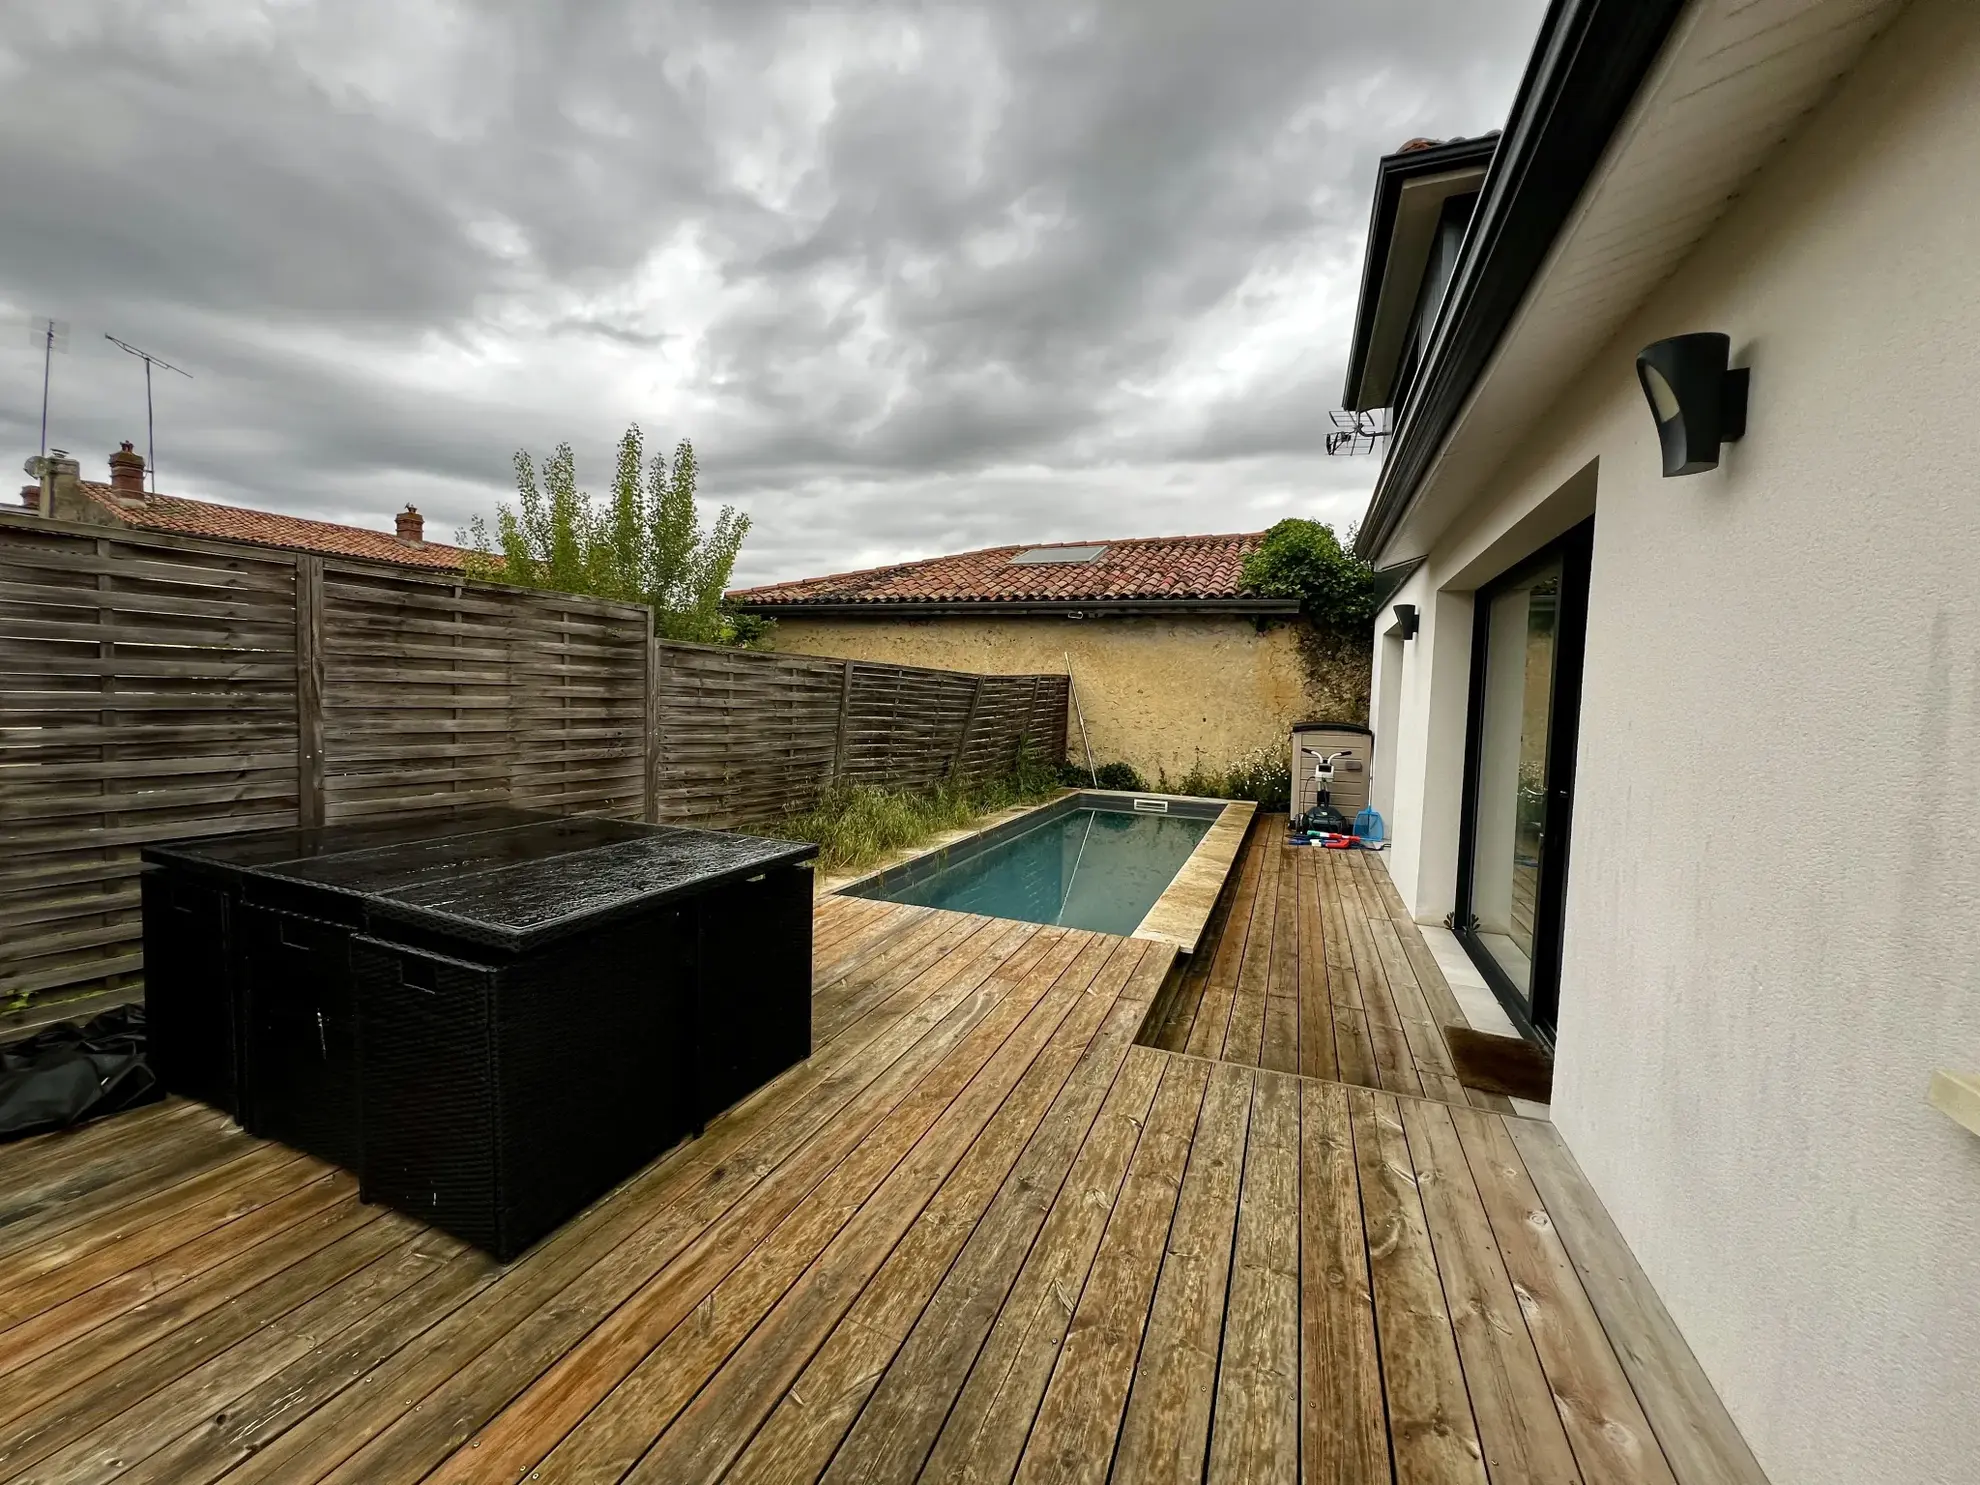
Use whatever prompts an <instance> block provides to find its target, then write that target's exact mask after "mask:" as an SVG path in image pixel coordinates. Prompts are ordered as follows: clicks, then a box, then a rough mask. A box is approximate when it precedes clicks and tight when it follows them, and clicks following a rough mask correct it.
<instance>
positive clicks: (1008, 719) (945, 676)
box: [654, 643, 1070, 829]
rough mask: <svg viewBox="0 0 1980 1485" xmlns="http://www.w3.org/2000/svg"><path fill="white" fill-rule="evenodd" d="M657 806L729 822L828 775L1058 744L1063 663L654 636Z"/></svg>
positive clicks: (990, 772) (896, 779)
mask: <svg viewBox="0 0 1980 1485" xmlns="http://www.w3.org/2000/svg"><path fill="white" fill-rule="evenodd" d="M657 648H658V651H659V654H658V658H657V668H658V673H659V674H658V684H657V686H656V688H655V689H656V692H657V695H658V698H659V699H658V704H657V707H656V711H655V716H654V738H655V744H656V746H655V749H654V752H655V759H654V771H655V796H656V801H657V814H658V818H660V819H662V820H667V821H670V822H673V823H677V824H682V825H705V826H711V827H714V828H718V829H730V828H736V827H740V826H747V825H760V824H764V823H767V822H769V821H772V820H775V819H776V818H777V817H778V816H780V815H782V814H784V813H786V812H787V811H789V810H792V809H796V808H802V807H803V806H805V805H808V804H810V803H811V802H812V801H814V800H815V799H816V798H817V797H818V794H819V792H820V791H821V790H822V789H824V788H825V787H826V786H827V785H829V784H830V783H832V782H833V781H834V780H836V779H847V780H850V781H852V782H855V783H865V784H884V785H887V786H889V787H894V788H926V787H928V786H930V785H933V784H936V783H940V782H943V781H946V780H950V779H955V780H958V781H964V782H979V781H981V780H983V779H986V778H991V777H994V776H996V775H999V774H1003V773H1008V772H1009V771H1010V770H1011V768H1012V766H1013V765H1014V764H1016V762H1017V759H1018V754H1019V750H1020V749H1021V748H1022V747H1024V746H1026V745H1029V746H1031V747H1033V748H1036V749H1037V750H1038V751H1039V752H1040V753H1042V754H1044V755H1045V756H1046V757H1047V758H1048V759H1050V760H1051V761H1052V762H1054V763H1057V762H1060V761H1062V760H1063V759H1064V758H1065V755H1066V707H1067V700H1068V695H1069V691H1070V683H1069V682H1068V681H1067V679H1066V677H1064V676H1062V675H1018V676H1013V675H970V674H966V673H963V672H960V671H953V670H922V669H918V668H916V667H912V666H904V665H875V664H869V663H868V662H866V661H863V660H821V659H815V658H812V657H810V656H804V655H778V654H763V653H760V652H755V651H748V650H726V649H717V648H715V647H713V646H708V645H684V644H666V643H663V644H660V645H659V646H657Z"/></svg>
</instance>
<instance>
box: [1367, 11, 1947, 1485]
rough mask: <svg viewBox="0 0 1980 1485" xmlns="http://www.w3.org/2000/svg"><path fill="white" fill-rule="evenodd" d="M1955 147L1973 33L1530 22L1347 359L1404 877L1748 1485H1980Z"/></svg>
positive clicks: (1817, 18) (1862, 16) (1864, 19)
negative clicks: (1474, 987) (1528, 1063)
mask: <svg viewBox="0 0 1980 1485" xmlns="http://www.w3.org/2000/svg"><path fill="white" fill-rule="evenodd" d="M1459 143H1460V144H1463V145H1466V146H1469V145H1475V144H1476V141H1469V142H1459ZM1976 145H1980V7H1975V6H1972V5H1970V4H1968V3H1965V0H1911V3H1909V4H1900V3H1893V0H1757V3H1752V0H1749V3H1738V0H1693V3H1688V4H1683V3H1621V0H1557V3H1555V4H1554V5H1552V6H1551V7H1550V9H1549V12H1548V15H1547V19H1546V22H1545V24H1544V26H1543V30H1542V34H1541V37H1540V39H1539V43H1538V45H1537V46H1536V48H1535V51H1534V59H1533V62H1532V64H1531V66H1530V67H1529V71H1528V74H1527V76H1526V78H1525V81H1524V83H1523V84H1522V88H1521V91H1520V94H1519V97H1518V99H1517V101H1516V103H1515V106H1514V109H1513V112H1512V115H1511V117H1510V119H1509V121H1508V123H1507V127H1506V129H1505V132H1504V134H1503V136H1502V137H1501V138H1500V139H1499V140H1498V141H1497V142H1496V145H1495V147H1494V148H1493V150H1492V154H1491V160H1490V165H1489V169H1487V170H1485V171H1484V172H1482V173H1481V174H1479V175H1477V176H1476V177H1475V178H1473V179H1471V180H1468V181H1459V182H1456V183H1455V185H1453V183H1452V182H1451V181H1449V180H1446V181H1445V182H1443V184H1442V185H1441V186H1436V187H1430V186H1422V185H1418V186H1417V187H1416V191H1417V193H1418V194H1419V195H1421V194H1422V193H1424V192H1426V191H1429V190H1432V189H1443V190H1444V191H1445V199H1446V201H1448V200H1451V199H1456V198H1457V197H1459V196H1461V195H1462V194H1464V193H1466V192H1475V195H1474V196H1473V199H1471V200H1470V201H1468V202H1462V203H1461V204H1460V205H1459V206H1458V207H1456V208H1448V209H1447V208H1446V206H1445V205H1444V204H1443V203H1442V202H1440V203H1438V204H1437V209H1436V210H1435V211H1434V212H1433V211H1428V210H1425V209H1422V208H1423V203H1421V202H1418V203H1417V207H1418V209H1417V210H1415V212H1414V215H1413V216H1412V215H1411V213H1410V212H1409V211H1406V210H1404V209H1403V204H1404V203H1407V202H1408V201H1409V199H1410V192H1411V183H1412V182H1420V181H1425V180H1430V179H1431V178H1433V177H1434V176H1436V175H1437V174H1438V173H1439V170H1438V167H1440V166H1449V164H1450V162H1448V161H1439V160H1438V159H1436V158H1435V149H1430V150H1425V149H1411V150H1406V151H1403V152H1399V153H1398V155H1396V156H1393V157H1391V158H1390V159H1389V160H1388V161H1385V162H1384V165H1383V171H1382V182H1381V187H1380V189H1379V190H1378V196H1377V203H1376V213H1375V223H1374V231H1373V232H1372V234H1371V241H1370V250H1369V262H1368V271H1367V276H1366V278H1365V281H1364V289H1363V295H1362V303H1361V310H1360V315H1359V317H1358V321H1357V329H1356V343H1355V346H1354V348H1353V352H1352V355H1351V358H1350V360H1351V371H1350V376H1349V381H1348V386H1347V389H1346V405H1348V406H1349V407H1354V408H1361V409H1375V408H1387V409H1388V410H1389V420H1390V424H1391V426H1392V427H1393V429H1394V433H1393V435H1392V437H1391V439H1390V442H1389V447H1388V448H1387V450H1386V452H1385V455H1384V465H1383V469H1382V473H1381V476H1380V478H1379V481H1378V484H1377V488H1376V491H1375V494H1374V496H1373V499H1372V501H1371V504H1370V507H1369V511H1368V514H1367V517H1366V519H1365V520H1364V522H1363V523H1362V526H1361V528H1360V530H1361V536H1360V550H1361V551H1362V553H1363V555H1365V556H1367V557H1368V558H1369V559H1370V560H1371V561H1373V562H1374V563H1375V564H1376V565H1377V567H1378V568H1380V569H1383V570H1385V571H1387V572H1388V573H1389V574H1390V581H1391V582H1392V583H1394V584H1396V587H1395V592H1394V594H1393V597H1392V598H1391V599H1390V600H1389V602H1388V604H1386V605H1385V607H1384V609H1383V612H1382V613H1381V615H1380V616H1379V617H1378V619H1377V621H1376V626H1375V633H1374V636H1373V640H1374V647H1375V654H1374V678H1373V682H1372V694H1373V697H1374V703H1373V707H1372V711H1373V726H1374V728H1375V731H1376V734H1377V742H1376V769H1375V774H1374V777H1373V781H1372V782H1373V788H1374V794H1375V799H1376V803H1377V805H1378V807H1379V808H1381V809H1382V810H1383V813H1384V814H1385V816H1387V817H1388V820H1389V823H1390V832H1391V837H1392V840H1393V848H1392V850H1391V852H1390V853H1389V855H1388V857H1387V865H1388V867H1389V870H1390V872H1391V874H1392V876H1393V877H1394V880H1395V882H1396V885H1397V887H1398V889H1399V890H1400V892H1401V894H1402V896H1403V899H1404V901H1405V903H1406V904H1407V905H1408V907H1409V908H1410V910H1411V912H1412V913H1413V915H1414V916H1415V917H1416V918H1417V919H1418V921H1420V922H1423V923H1426V924H1434V923H1443V922H1446V921H1448V922H1449V923H1450V925H1451V926H1452V927H1453V928H1454V930H1455V931H1456V932H1457V933H1458V935H1459V938H1460V940H1461V941H1462V942H1463V943H1464V945H1465V947H1466V950H1467V952H1468V953H1469V954H1470V955H1471V957H1472V959H1473V961H1474V962H1475V963H1476V964H1477V966H1478V967H1479V970H1480V973H1481V975H1483V977H1484V978H1485V979H1486V980H1487V981H1488V982H1489V983H1491V984H1492V986H1493V988H1494V989H1495V991H1496V992H1497V994H1498V996H1499V998H1500V1000H1501V1002H1502V1003H1503V1004H1504V1005H1505V1006H1506V1007H1507V1010H1508V1012H1509V1014H1510V1015H1511V1016H1512V1017H1513V1019H1514V1020H1515V1021H1516V1022H1517V1023H1519V1024H1520V1025H1521V1027H1522V1028H1523V1029H1524V1030H1525V1031H1526V1032H1527V1033H1528V1034H1529V1035H1531V1036H1534V1037H1536V1038H1538V1039H1540V1040H1542V1041H1544V1042H1547V1043H1549V1044H1551V1045H1552V1046H1553V1048H1554V1052H1555V1057H1556V1064H1555V1075H1554V1085H1553V1086H1554V1102H1553V1106H1552V1117H1553V1119H1554V1120H1555V1122H1556V1124H1557V1125H1558V1127H1559V1129H1560V1131H1561V1133H1562V1135H1563V1137H1564V1138H1565V1140H1566V1142H1567V1144H1568V1145H1569V1147H1570V1148H1571V1149H1572V1151H1573V1153H1574V1155H1575V1157H1576V1158H1577V1160H1578V1161H1579V1163H1580V1164H1581V1166H1582V1168H1583V1170H1584V1171H1585V1173H1586V1174H1587V1176H1588V1177H1589V1179H1590V1181H1591V1182H1592V1183H1593V1185H1594V1187H1595V1189H1596V1190H1597V1191H1598V1192H1599V1194H1600V1196H1601V1198H1602V1200H1603V1201H1604V1203H1605V1204H1606V1205H1607V1207H1608V1209H1609V1212H1610V1213H1611V1215H1613V1217H1614V1218H1615V1220H1616V1222H1617V1224H1618V1226H1619V1227H1620V1229H1621V1230H1622V1232H1623V1234H1624V1236H1625V1237H1626V1238H1627V1240H1628V1242H1629V1244H1630V1245H1631V1247H1632V1248H1633V1249H1634V1251H1635V1253H1636V1255H1637V1257H1638V1258H1639V1259H1640V1261H1641V1263H1642V1265H1643V1267H1644V1268H1645V1270H1646V1271H1647V1273H1648V1275H1649V1277H1650V1278H1651V1279H1652V1281H1653V1282H1654V1283H1655V1284H1656V1286H1657V1288H1658V1290H1659V1292H1660V1294H1661V1295H1662V1297H1663V1299H1664V1301H1665V1303H1666V1304H1667V1305H1668V1307H1669V1309H1670V1311H1671V1313H1672V1315H1673V1317H1674V1318H1675V1319H1676V1321H1677V1322H1678V1324H1679V1326H1680V1327H1681V1328H1682V1330H1683V1332H1684V1334H1685V1336H1686V1338H1687V1340H1688V1342H1689V1344H1690V1345H1691V1348H1692V1350H1693V1351H1694V1353H1695V1354H1696V1356H1697V1358H1698V1360H1699V1361H1700V1363H1701V1364H1702V1366H1703V1368H1704V1370H1705V1372H1706V1374H1707V1375H1708V1376H1709V1378H1710V1380H1711V1382H1712V1383H1713V1385H1714V1386H1715V1387H1716V1388H1717V1390H1718V1392H1719V1394H1720V1396H1721V1397H1722V1398H1723V1399H1724V1400H1725V1402H1726V1404H1727V1406H1728V1408H1729V1409H1730V1411H1731V1413H1732V1415H1733V1417H1734V1418H1735V1419H1736V1421H1737V1422H1738V1424H1739V1426H1740V1428H1741V1429H1742V1431H1743V1432H1744V1434H1745V1436H1746V1439H1747V1441H1748V1442H1749V1444H1750V1445H1751V1446H1752V1448H1753V1450H1754V1452H1755V1454H1756V1456H1757V1457H1758V1459H1759V1460H1760V1462H1761V1463H1762V1465H1763V1466H1764V1467H1765V1468H1766V1470H1767V1472H1768V1474H1769V1476H1770V1478H1771V1479H1772V1480H1773V1481H1774V1482H1775V1485H1859V1482H1873V1481H1874V1482H1891V1485H1897V1482H1918V1485H1925V1482H1952V1481H1956V1480H1971V1479H1974V1478H1976V1477H1980V1464H1977V1463H1976V1461H1980V1138H1976V1135H1975V1133H1974V1132H1973V1131H1971V1130H1969V1129H1968V1128H1966V1127H1962V1125H1961V1123H1960V1122H1958V1120H1957V1119H1955V1118H1952V1117H1948V1116H1947V1115H1946V1114H1945V1113H1942V1112H1941V1111H1940V1110H1939V1109H1938V1108H1935V1107H1934V1106H1933V1105H1932V1104H1931V1103H1930V1102H1928V1089H1929V1088H1930V1087H1931V1086H1932V1083H1933V1079H1934V1074H1935V1073H1936V1072H1939V1071H1941V1070H1947V1071H1952V1072H1959V1071H1961V1070H1964V1071H1967V1072H1971V1071H1972V1070H1973V1069H1975V1068H1980V498H1976V496H1975V490H1976V489H1977V488H1980V442H1976V440H1975V439H1974V437H1973V416H1972V407H1973V397H1974V392H1973V389H1974V387H1975V386H1976V385H1980V276H1976V272H1975V268H1974V254H1973V244H1974V242H1975V241H1976V240H1980V193H1976V192H1975V191H1973V190H1972V189H1971V188H1970V186H1969V185H1968V184H1967V182H1966V176H1967V174H1968V167H1967V161H1968V158H1969V156H1968V151H1969V150H1970V149H1972V148H1973V147H1974V146H1976ZM1436 148H1441V149H1444V150H1446V151H1447V152H1449V151H1450V147H1448V146H1445V147H1436ZM1455 153H1459V154H1461V153H1462V151H1461V150H1459V151H1456V152H1455ZM1425 156H1429V157H1431V158H1429V159H1428V160H1427V161H1426V160H1425V159H1424V158H1423V157H1425ZM1445 173H1446V174H1448V170H1446V171H1445ZM1383 192H1387V193H1388V194H1389V196H1390V197H1391V198H1392V199H1391V200H1390V202H1389V204H1388V205H1387V206H1386V207H1385V205H1384V197H1383ZM1385 212H1386V215H1385ZM1454 217H1461V219H1462V223H1463V225H1462V228H1461V231H1460V233H1459V236H1460V246H1459V248H1458V250H1457V251H1456V252H1455V253H1454V254H1446V253H1443V252H1441V251H1440V250H1439V248H1440V245H1441V244H1442V243H1444V242H1446V241H1448V234H1446V235H1445V236H1444V237H1441V238H1439V237H1437V236H1436V233H1435V231H1434V229H1435V227H1436V226H1437V224H1440V223H1442V224H1448V223H1449V222H1450V221H1451V220H1452V219H1453V218H1454ZM1425 221H1427V222H1429V223H1430V224H1431V226H1432V229H1433V230H1432V231H1431V232H1430V234H1429V235H1430V237H1431V238H1432V239H1433V240H1432V241H1431V242H1430V244H1429V246H1428V247H1425V246H1424V243H1423V241H1421V240H1420V239H1422V238H1423V237H1424V235H1425V233H1424V228H1423V226H1422V223H1423V222H1425ZM1412 223H1415V224H1416V225H1414V226H1412ZM1411 232H1415V233H1417V238H1418V240H1405V239H1408V236H1409V234H1410V233H1411ZM1385 305H1386V306H1387V307H1386V309H1385V307H1384V306H1385ZM1700 333H1711V334H1716V335H1721V336H1724V337H1726V338H1727V339H1726V341H1725V342H1723V343H1721V344H1720V347H1719V351H1718V355H1719V357H1720V360H1719V361H1718V362H1717V363H1716V364H1714V362H1713V360H1712V356H1711V355H1710V354H1709V352H1710V350H1711V346H1710V344H1704V345H1703V349H1702V350H1701V343H1699V342H1682V343H1679V342H1677V341H1676V339H1675V338H1677V337H1684V336H1694V335H1698V334H1700ZM1653 348H1661V349H1653ZM1728 352H1729V355H1728ZM1412 356H1414V357H1415V360H1414V361H1413V362H1411V361H1410V359H1409V358H1410V357H1412ZM1639 356H1642V357H1643V358H1644V360H1645V361H1646V362H1647V363H1649V369H1647V370H1644V371H1641V372H1640V371H1639V369H1638V362H1639ZM1670 356H1681V357H1685V358H1689V359H1686V360H1685V361H1684V363H1683V364H1684V366H1685V367H1686V368H1687V370H1686V372H1685V374H1686V375H1690V374H1691V372H1692V371H1695V372H1696V374H1697V378H1698V380H1697V381H1696V382H1695V383H1689V384H1686V385H1685V386H1684V387H1683V388H1681V389H1680V390H1683V391H1685V392H1687V393H1689V394H1692V395H1690V396H1689V397H1688V399H1686V400H1684V401H1683V403H1682V405H1680V400H1679V399H1678V398H1677V396H1676V393H1675V392H1674V385H1675V384H1674V383H1672V382H1671V380H1670V375H1669V374H1668V366H1669V365H1670V364H1673V363H1670V362H1667V361H1661V360H1660V357H1670ZM1701 358H1702V359H1701ZM1659 365H1664V366H1665V367H1666V371H1659V370H1658V369H1657V368H1658V366H1659ZM1728 369H1730V370H1732V371H1733V372H1735V373H1736V372H1738V371H1740V370H1744V371H1745V372H1746V376H1745V377H1743V378H1742V377H1740V376H1738V375H1736V374H1735V375H1732V376H1724V375H1722V374H1721V373H1722V372H1724V371H1726V370H1728ZM1701 389H1702V390H1701ZM1742 394H1743V396H1744V406H1743V411H1744V425H1745V426H1744V429H1743V432H1742V431H1741V430H1740V428H1739V426H1738V424H1739V419H1738V417H1737V416H1736V415H1735V414H1736V413H1737V412H1738V411H1739V410H1740V407H1739V404H1740V400H1741V395H1742ZM1722 417H1723V418H1724V419H1725V421H1724V423H1723V425H1722V426H1720V427H1718V428H1717V429H1716V430H1715V429H1714V428H1713V427H1712V426H1710V425H1711V424H1713V423H1714V422H1715V421H1718V420H1720V419H1721V418H1722ZM1735 433H1738V434H1740V436H1738V437H1737V438H1736V439H1735V438H1733V437H1731V436H1730V435H1732V434H1735ZM1687 434H1689V435H1690V437H1691V439H1692V448H1691V451H1690V452H1691V454H1692V455H1693V456H1695V457H1694V458H1693V463H1694V464H1698V463H1704V464H1706V465H1707V466H1708V467H1703V468H1697V469H1695V472H1691V473H1687V474H1682V475H1677V476H1667V475H1666V474H1665V468H1666V461H1667V456H1668V455H1669V452H1670V448H1671V445H1669V444H1668V443H1667V442H1666V441H1665V439H1666V437H1667V436H1669V437H1675V438H1676V439H1678V440H1679V442H1682V441H1683V439H1684V438H1685V436H1686V435H1687ZM1701 450H1702V452H1701ZM1713 460H1716V462H1715V463H1714V462H1712V461H1713ZM1679 462H1682V459H1680V461H1679Z"/></svg>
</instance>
